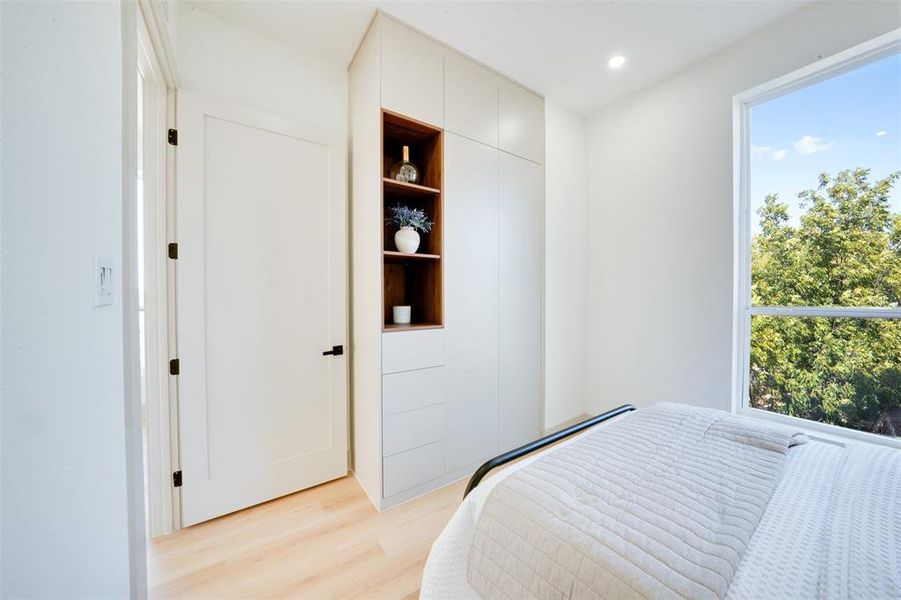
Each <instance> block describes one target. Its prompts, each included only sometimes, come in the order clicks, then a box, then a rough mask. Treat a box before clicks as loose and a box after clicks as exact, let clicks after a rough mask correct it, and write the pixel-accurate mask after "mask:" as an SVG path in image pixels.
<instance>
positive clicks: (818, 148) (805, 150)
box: [795, 135, 835, 154]
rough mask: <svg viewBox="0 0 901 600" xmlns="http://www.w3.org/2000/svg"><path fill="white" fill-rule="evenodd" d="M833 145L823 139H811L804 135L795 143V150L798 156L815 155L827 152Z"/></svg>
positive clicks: (811, 137) (810, 136)
mask: <svg viewBox="0 0 901 600" xmlns="http://www.w3.org/2000/svg"><path fill="white" fill-rule="evenodd" d="M834 144H835V142H827V141H825V140H824V139H823V138H818V137H813V136H812V135H805V136H804V137H802V138H801V139H800V140H798V141H797V142H795V150H796V151H797V152H798V154H816V153H817V152H823V151H824V150H828V149H829V148H831V147H832V146H833V145H834Z"/></svg>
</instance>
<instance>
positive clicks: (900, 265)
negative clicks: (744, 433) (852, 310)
mask: <svg viewBox="0 0 901 600" xmlns="http://www.w3.org/2000/svg"><path fill="white" fill-rule="evenodd" d="M899 176H901V173H892V174H890V175H889V176H887V177H885V178H883V179H880V180H878V181H875V182H872V183H871V182H870V172H869V170H868V169H856V170H848V171H842V172H840V173H838V175H836V176H835V177H834V178H833V177H830V176H829V175H828V174H826V173H823V174H822V175H820V179H819V185H818V186H817V187H816V188H815V189H810V190H805V191H803V192H801V193H800V194H798V197H799V199H800V200H801V207H802V209H803V210H804V213H803V215H802V216H801V218H800V222H799V223H798V224H797V225H792V224H791V223H790V218H789V210H788V205H786V204H784V203H782V202H780V201H779V198H778V197H777V195H775V194H771V195H768V196H767V197H766V199H765V201H764V204H763V206H762V207H761V208H760V209H759V210H758V215H759V217H760V233H759V234H757V235H756V236H755V237H754V239H753V241H752V245H751V282H752V283H751V299H752V302H753V303H754V304H755V305H758V306H760V305H764V306H851V307H854V306H856V307H863V306H878V307H897V306H898V304H899V301H901V214H898V213H892V211H891V209H890V205H889V195H890V193H891V190H892V187H893V186H894V185H895V183H896V182H897V181H898V178H899ZM750 383H751V385H750V401H751V406H754V407H756V408H762V409H766V410H770V411H775V412H779V413H783V414H788V415H793V416H797V417H802V418H806V419H813V420H816V421H822V422H826V423H831V424H835V425H842V426H845V427H851V428H854V429H861V430H865V431H874V432H877V433H883V434H886V435H901V427H899V424H901V320H885V319H851V318H819V317H816V318H814V317H810V318H805V317H764V316H755V317H754V318H753V319H752V321H751V382H750Z"/></svg>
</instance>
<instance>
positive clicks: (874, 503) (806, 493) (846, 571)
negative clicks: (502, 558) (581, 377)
mask: <svg viewBox="0 0 901 600" xmlns="http://www.w3.org/2000/svg"><path fill="white" fill-rule="evenodd" d="M623 418H629V415H626V416H625V417H620V419H623ZM613 422H614V421H608V422H605V423H602V424H601V425H598V426H597V427H595V428H593V429H591V430H589V431H587V432H583V433H582V434H580V435H578V436H575V437H574V438H573V439H571V440H568V441H566V442H564V443H561V444H558V445H557V446H555V447H553V448H550V449H548V450H546V451H544V452H542V453H540V454H536V455H534V456H531V457H529V458H527V459H525V460H522V461H520V462H518V463H516V464H514V465H511V466H509V467H507V468H506V469H504V470H502V471H499V472H497V473H495V474H494V475H493V476H491V477H489V478H488V479H486V480H484V481H483V482H482V483H481V484H480V485H479V486H478V487H477V488H476V489H475V490H473V492H472V493H470V494H469V496H468V497H467V498H466V499H465V500H464V501H463V503H462V504H461V506H460V507H459V509H458V510H457V512H456V513H455V514H454V516H453V517H452V519H451V520H450V522H449V523H448V525H447V527H446V528H445V530H444V532H443V533H442V534H441V535H440V536H439V538H438V539H437V540H436V541H435V543H434V545H433V547H432V552H431V554H430V555H429V558H428V561H427V563H426V567H425V571H424V574H423V582H422V590H421V596H422V597H423V598H478V597H479V594H478V593H477V591H476V589H475V588H473V587H472V586H471V585H470V582H469V577H470V572H469V568H470V560H471V546H472V544H473V540H474V538H475V537H476V529H477V524H478V522H479V518H480V516H481V514H482V511H483V509H484V508H485V505H486V501H487V499H488V498H489V496H490V494H491V493H492V491H493V490H494V489H495V488H496V487H497V486H498V485H499V484H500V483H501V482H503V481H504V480H505V479H506V478H508V477H510V476H512V475H513V474H514V473H516V472H517V471H519V470H521V469H525V468H527V467H528V466H529V465H530V464H532V463H533V462H534V461H536V460H538V459H539V458H540V457H541V456H542V455H544V454H546V453H552V452H557V451H560V450H561V449H562V448H564V447H566V446H568V445H570V444H574V443H576V442H577V441H579V440H580V439H581V438H583V437H584V436H587V435H590V434H591V433H592V432H595V431H597V430H598V429H602V428H604V427H607V426H609V425H610V424H611V423H613ZM899 457H901V452H898V451H895V450H888V449H884V448H876V447H871V446H869V445H864V444H853V445H852V444H849V445H847V446H842V445H838V444H832V443H826V442H820V441H810V442H808V443H806V444H801V445H797V446H792V447H790V448H789V449H788V451H787V453H786V455H785V462H784V467H783V472H782V476H781V477H780V479H779V481H778V484H777V485H776V486H775V489H774V490H773V492H772V496H771V497H770V499H769V503H768V504H767V505H766V509H765V511H764V513H763V515H762V517H761V518H760V520H759V522H758V523H757V525H756V528H755V530H754V532H753V535H752V536H751V537H750V540H749V541H748V543H747V546H746V548H745V551H744V554H743V556H742V558H741V561H740V563H739V564H738V567H737V569H736V570H735V572H734V576H733V577H732V580H731V582H730V583H729V585H728V588H727V589H726V591H725V594H724V596H725V597H726V598H729V599H745V598H747V599H751V598H768V599H778V598H792V599H798V598H825V597H830V598H831V597H860V598H901V581H899V577H901V552H899V550H901V548H899V547H898V545H897V544H898V543H899V542H896V540H899V539H901V500H899V499H901V475H899V473H898V471H899V469H901V460H899ZM874 463H878V464H876V467H875V468H874V467H873V465H874ZM880 465H881V466H880ZM861 490H867V492H868V493H866V494H862V493H861ZM855 496H857V497H858V501H864V500H863V498H870V500H868V501H866V502H868V506H867V507H864V508H866V510H854V509H853V507H852V506H850V505H851V504H853V503H854V502H855ZM843 503H844V504H846V505H847V506H841V505H842V504H843ZM836 536H839V537H842V536H844V537H843V539H834V538H836ZM855 536H856V537H855ZM499 595H500V594H499Z"/></svg>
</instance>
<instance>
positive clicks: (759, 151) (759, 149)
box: [751, 146, 787, 160]
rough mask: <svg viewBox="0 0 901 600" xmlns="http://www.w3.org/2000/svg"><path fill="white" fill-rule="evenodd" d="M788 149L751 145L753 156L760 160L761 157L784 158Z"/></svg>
mask: <svg viewBox="0 0 901 600" xmlns="http://www.w3.org/2000/svg"><path fill="white" fill-rule="evenodd" d="M786 154H787V151H786V150H784V149H781V148H780V149H779V150H776V149H775V148H773V147H772V146H751V158H753V159H755V160H760V159H761V158H772V159H773V160H784V159H785V155H786Z"/></svg>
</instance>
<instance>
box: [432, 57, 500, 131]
mask: <svg viewBox="0 0 901 600" xmlns="http://www.w3.org/2000/svg"><path fill="white" fill-rule="evenodd" d="M499 80H500V77H498V76H497V75H495V74H494V73H492V72H491V71H489V70H488V69H486V68H485V67H482V66H480V65H477V64H475V63H474V62H472V61H470V60H468V59H466V58H463V57H462V56H456V55H451V56H448V57H447V61H446V62H445V64H444V82H445V84H444V90H445V92H444V110H445V125H444V127H445V129H446V130H447V131H452V132H453V133H457V134H459V135H462V136H465V137H468V138H472V139H474V140H477V141H479V142H482V143H483V144H488V145H489V146H494V147H495V148H497V135H498V124H497V123H498V120H497V86H498V81H499Z"/></svg>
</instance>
